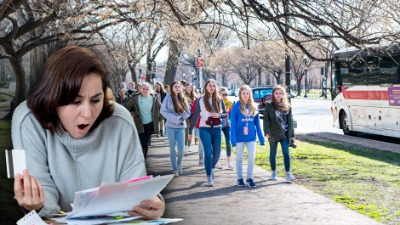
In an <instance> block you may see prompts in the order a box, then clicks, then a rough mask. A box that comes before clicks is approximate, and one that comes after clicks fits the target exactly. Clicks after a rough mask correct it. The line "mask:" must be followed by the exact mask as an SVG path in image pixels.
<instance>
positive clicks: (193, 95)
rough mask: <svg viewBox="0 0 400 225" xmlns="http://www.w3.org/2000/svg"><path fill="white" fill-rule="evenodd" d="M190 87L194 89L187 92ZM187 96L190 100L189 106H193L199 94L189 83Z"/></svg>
mask: <svg viewBox="0 0 400 225" xmlns="http://www.w3.org/2000/svg"><path fill="white" fill-rule="evenodd" d="M189 86H191V87H192V90H191V91H190V92H188V91H187V90H188V87H189ZM185 96H186V99H187V100H188V102H189V104H192V103H193V102H194V100H196V98H197V93H196V91H195V88H194V87H193V84H192V83H188V84H187V85H186V88H185Z"/></svg>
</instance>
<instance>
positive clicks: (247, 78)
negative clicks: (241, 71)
mask: <svg viewBox="0 0 400 225" xmlns="http://www.w3.org/2000/svg"><path fill="white" fill-rule="evenodd" d="M249 83H250V75H249V65H246V84H247V85H249Z"/></svg>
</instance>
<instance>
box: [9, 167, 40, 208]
mask: <svg viewBox="0 0 400 225" xmlns="http://www.w3.org/2000/svg"><path fill="white" fill-rule="evenodd" d="M14 192H15V198H16V199H17V201H18V204H19V205H21V206H23V207H24V208H25V209H27V210H28V211H31V210H33V209H34V210H39V209H41V208H42V207H43V205H44V202H45V199H46V196H45V193H44V190H43V187H42V185H41V184H40V182H39V181H38V180H36V179H35V178H33V177H32V176H31V175H29V172H28V170H26V169H25V170H24V171H23V175H22V177H21V175H20V174H17V175H16V176H15V181H14Z"/></svg>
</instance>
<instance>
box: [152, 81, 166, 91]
mask: <svg viewBox="0 0 400 225" xmlns="http://www.w3.org/2000/svg"><path fill="white" fill-rule="evenodd" d="M156 84H157V85H158V86H159V87H160V90H157V89H156V88H154V90H155V92H157V94H166V93H167V92H166V91H165V90H164V85H163V84H162V83H161V82H157V83H156Z"/></svg>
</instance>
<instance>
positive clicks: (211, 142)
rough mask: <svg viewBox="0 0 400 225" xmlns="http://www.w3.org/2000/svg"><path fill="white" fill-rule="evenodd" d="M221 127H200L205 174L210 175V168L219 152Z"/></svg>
mask: <svg viewBox="0 0 400 225" xmlns="http://www.w3.org/2000/svg"><path fill="white" fill-rule="evenodd" d="M221 133H222V132H221V127H214V128H207V127H200V139H201V142H202V144H203V147H204V167H205V169H206V174H207V176H211V174H212V169H213V168H214V166H215V164H217V162H218V160H219V156H220V154H221V136H222V134H221Z"/></svg>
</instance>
